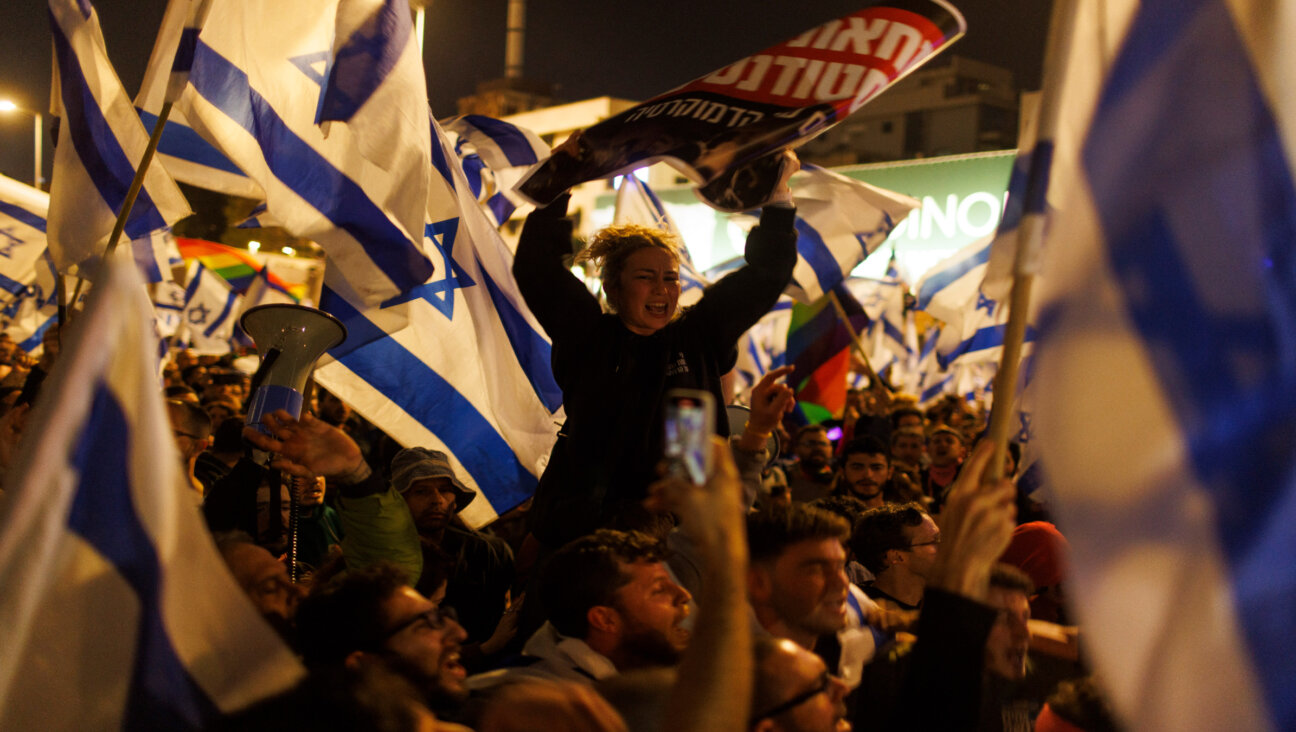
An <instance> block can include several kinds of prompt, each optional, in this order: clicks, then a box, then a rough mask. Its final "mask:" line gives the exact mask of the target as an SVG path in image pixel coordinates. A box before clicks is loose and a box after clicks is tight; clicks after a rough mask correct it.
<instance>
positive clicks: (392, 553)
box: [243, 409, 423, 584]
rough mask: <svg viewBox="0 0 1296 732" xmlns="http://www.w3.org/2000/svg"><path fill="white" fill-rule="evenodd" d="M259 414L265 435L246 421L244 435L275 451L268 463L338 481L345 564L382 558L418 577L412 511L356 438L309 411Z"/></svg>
mask: <svg viewBox="0 0 1296 732" xmlns="http://www.w3.org/2000/svg"><path fill="white" fill-rule="evenodd" d="M264 420H265V422H264V423H265V426H266V428H267V429H269V431H270V435H265V434H263V433H261V432H258V431H257V430H255V429H253V428H251V427H248V428H246V429H244V430H243V437H244V438H245V439H247V440H248V441H249V442H251V443H252V444H254V445H256V446H257V447H259V448H261V449H262V450H266V451H268V452H273V453H275V460H274V462H273V463H272V466H273V467H276V468H278V469H279V470H282V471H284V472H286V473H289V474H292V475H300V476H311V477H313V476H316V475H322V476H324V477H325V478H326V479H328V480H329V481H330V482H331V483H333V484H334V485H336V486H337V487H338V490H339V493H340V494H341V499H340V500H339V501H338V518H339V519H341V521H342V530H343V533H344V535H345V536H344V537H343V539H342V555H343V557H345V558H346V562H347V566H348V567H350V568H352V569H359V568H360V567H364V566H367V565H370V564H373V563H375V562H378V561H383V560H386V561H390V562H393V563H395V564H396V565H398V566H399V567H401V568H402V569H404V570H405V572H406V574H407V575H408V576H409V577H410V584H414V583H415V582H418V578H419V575H421V574H422V573H423V550H422V548H421V546H420V545H419V538H418V529H417V528H416V527H415V526H414V517H413V516H411V515H410V512H409V507H408V506H407V505H406V504H405V499H404V498H402V497H401V496H400V495H399V494H397V493H396V491H395V490H393V489H392V487H391V486H390V485H388V483H387V481H385V480H383V479H382V478H381V477H380V476H378V475H377V474H376V473H374V472H373V470H372V469H370V467H369V464H368V463H366V462H365V461H364V457H363V456H361V454H360V448H359V447H358V446H357V445H356V444H355V442H354V441H353V440H352V439H351V438H350V437H349V436H347V434H346V433H345V432H343V431H342V430H340V429H338V428H336V427H333V426H331V425H329V424H327V423H326V422H323V421H321V420H318V419H316V418H315V417H313V416H311V414H310V413H309V412H305V413H303V414H302V416H301V419H300V420H296V419H293V418H292V415H290V414H288V413H287V412H285V411H283V410H282V409H281V410H278V411H276V412H274V413H273V414H268V415H266V416H265V418H264Z"/></svg>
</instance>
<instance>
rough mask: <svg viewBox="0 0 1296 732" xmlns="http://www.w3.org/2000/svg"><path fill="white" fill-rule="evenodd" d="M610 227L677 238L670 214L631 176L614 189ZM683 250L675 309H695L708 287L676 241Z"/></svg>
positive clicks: (677, 229)
mask: <svg viewBox="0 0 1296 732" xmlns="http://www.w3.org/2000/svg"><path fill="white" fill-rule="evenodd" d="M612 223H613V224H638V225H640V226H647V227H650V228H654V229H661V230H662V231H665V232H667V233H670V234H674V235H675V236H676V237H677V238H680V231H679V227H677V226H676V225H675V220H674V219H672V218H671V215H670V212H669V211H667V210H666V207H665V206H663V205H662V202H661V199H660V198H658V197H657V194H656V193H653V190H652V189H651V188H649V187H648V184H647V183H644V182H643V181H641V180H639V178H637V177H635V176H634V175H633V174H631V175H624V176H621V185H620V186H618V187H617V197H616V209H615V210H614V211H613V213H612ZM680 244H681V245H683V246H684V248H683V250H682V251H681V252H680V254H681V258H680V271H679V275H680V296H679V306H680V307H688V306H689V305H696V304H697V301H698V300H701V299H702V291H703V290H705V289H706V288H707V286H709V285H710V284H711V282H710V281H709V280H707V278H706V277H703V276H702V274H701V273H700V272H698V271H697V267H694V266H693V258H692V257H690V256H689V253H688V246H687V243H686V242H684V240H683V238H680Z"/></svg>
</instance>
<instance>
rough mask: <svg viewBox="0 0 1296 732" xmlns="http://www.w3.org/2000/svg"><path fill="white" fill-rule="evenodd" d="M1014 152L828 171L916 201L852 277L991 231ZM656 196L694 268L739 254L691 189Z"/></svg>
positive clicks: (936, 253) (922, 266)
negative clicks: (917, 205) (893, 260)
mask: <svg viewBox="0 0 1296 732" xmlns="http://www.w3.org/2000/svg"><path fill="white" fill-rule="evenodd" d="M1014 155H1015V152H1014V151H1012V150H1005V151H999V152H990V153H972V154H968V155H953V156H948V157H939V158H927V159H923V160H905V161H899V162H891V163H876V164H872V165H852V166H847V167H843V168H833V171H834V172H836V173H840V174H842V175H846V176H849V177H852V178H855V179H857V180H861V181H864V182H865V183H869V184H870V185H875V186H878V187H880V188H886V189H888V190H892V191H896V192H898V193H904V194H906V195H909V196H913V197H914V198H916V199H918V200H919V201H921V202H922V205H921V207H920V208H917V209H915V210H914V211H913V213H911V214H909V216H908V218H906V219H905V220H904V221H902V222H900V224H899V225H898V226H897V227H896V228H895V230H894V231H892V232H891V236H890V237H889V238H888V239H887V241H886V243H885V244H883V245H882V246H881V247H879V248H878V250H877V251H875V252H874V254H873V256H871V257H869V258H868V259H867V260H866V261H865V262H864V263H863V264H861V265H860V266H859V267H858V268H857V269H856V270H855V274H857V275H862V276H873V277H876V276H880V275H881V274H882V273H883V272H884V271H885V269H886V262H887V259H889V258H890V256H891V250H892V248H893V247H894V249H895V253H896V259H897V260H899V262H900V264H901V266H902V267H903V268H904V269H905V270H906V271H907V272H908V273H909V276H910V277H911V278H913V280H917V278H919V277H920V276H922V273H923V272H925V271H927V269H928V268H930V267H932V266H933V265H935V264H936V263H937V262H939V261H941V260H942V259H944V258H946V257H948V256H950V255H952V254H953V253H954V252H956V251H958V250H959V249H961V248H962V247H964V246H966V245H967V244H970V243H971V242H973V241H975V240H977V239H979V238H981V237H983V236H985V235H987V234H990V233H992V232H993V231H994V230H995V227H996V226H998V224H999V217H1000V215H1001V214H1002V212H1003V202H1004V196H1005V192H1006V190H1007V188H1008V176H1009V173H1010V172H1011V171H1012V163H1013V157H1014ZM793 183H794V185H795V180H794V181H793ZM656 193H657V196H658V197H659V198H660V199H661V200H662V203H663V204H664V205H665V206H666V209H667V211H668V212H669V213H670V215H671V217H672V218H673V219H674V220H675V223H676V225H677V226H678V227H679V229H680V234H681V235H682V236H683V238H684V241H685V242H686V243H687V244H688V248H689V253H690V254H691V255H692V257H693V261H694V263H695V264H696V265H697V266H698V268H699V269H703V270H705V269H710V268H711V267H715V266H716V265H719V264H723V263H724V262H727V261H729V260H731V259H733V258H735V257H738V256H740V255H741V253H742V247H743V242H744V241H745V239H746V233H745V230H744V227H743V226H740V225H739V224H738V223H737V222H735V221H733V220H731V218H730V217H729V216H728V215H726V214H722V213H719V212H718V211H715V210H714V209H712V208H710V207H708V206H707V205H705V204H703V203H702V202H701V201H699V200H698V199H697V198H696V197H695V196H694V195H693V191H692V189H691V187H681V188H670V189H664V190H657V191H656ZM615 204H616V194H615V193H609V194H606V195H603V196H600V197H599V198H598V199H597V201H596V205H595V208H594V211H592V212H591V219H590V220H591V221H592V222H593V223H594V224H595V226H604V225H607V224H609V223H611V222H612V215H613V207H614V206H615Z"/></svg>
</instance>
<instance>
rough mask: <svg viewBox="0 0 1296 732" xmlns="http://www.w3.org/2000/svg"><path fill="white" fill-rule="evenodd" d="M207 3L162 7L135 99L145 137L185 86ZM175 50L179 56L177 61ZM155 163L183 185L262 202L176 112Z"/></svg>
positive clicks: (255, 188)
mask: <svg viewBox="0 0 1296 732" xmlns="http://www.w3.org/2000/svg"><path fill="white" fill-rule="evenodd" d="M211 2H212V0H172V2H169V3H167V9H166V13H165V14H164V15H163V17H162V25H161V27H160V28H159V29H158V34H157V40H156V41H154V43H153V53H152V55H150V56H149V62H148V68H147V69H146V70H145V72H144V81H143V83H141V84H140V90H139V93H138V94H136V95H135V108H136V111H137V112H138V113H139V116H140V120H141V121H142V122H143V123H144V126H145V127H147V128H148V129H149V130H150V131H151V130H152V129H153V127H154V125H156V124H157V121H158V115H159V114H160V113H161V111H162V105H163V103H164V102H166V101H172V102H175V101H177V100H178V99H179V95H180V93H181V92H182V91H183V88H184V84H186V83H187V82H188V80H189V76H188V72H189V68H190V66H191V65H192V62H193V50H194V40H196V38H197V32H198V30H200V29H201V28H202V24H203V23H204V22H205V21H206V15H207V13H208V12H209V11H210V7H211ZM178 49H180V50H181V53H180V54H179V58H178V59H177V50H178ZM157 162H158V163H160V164H161V165H162V167H164V168H166V169H167V171H169V172H170V173H171V175H172V176H174V177H175V179H176V180H178V181H180V182H182V183H188V184H189V185H192V186H197V187H199V188H205V189H207V190H211V191H218V192H220V193H225V194H227V195H231V196H239V197H242V198H250V199H253V200H258V201H259V200H263V199H264V198H265V192H264V191H262V190H261V186H259V185H257V184H256V182H255V181H253V180H252V179H251V178H249V177H247V176H246V175H244V174H243V171H242V170H239V168H238V166H237V165H235V164H234V163H233V161H231V160H230V159H229V158H227V157H225V156H224V155H223V154H221V152H220V151H219V150H217V149H216V148H215V147H212V145H211V143H209V142H207V141H206V140H204V139H203V138H202V137H201V136H200V135H199V134H198V133H197V132H195V131H194V129H193V127H192V126H191V125H190V124H189V123H188V121H187V120H186V119H185V116H184V113H183V112H181V111H180V110H178V109H174V108H173V109H172V110H171V112H170V114H169V115H168V117H167V123H166V127H165V128H163V130H162V137H161V139H160V140H159V141H158V149H157Z"/></svg>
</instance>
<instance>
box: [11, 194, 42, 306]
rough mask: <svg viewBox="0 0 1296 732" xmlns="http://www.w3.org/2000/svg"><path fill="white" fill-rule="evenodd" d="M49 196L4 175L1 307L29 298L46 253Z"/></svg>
mask: <svg viewBox="0 0 1296 732" xmlns="http://www.w3.org/2000/svg"><path fill="white" fill-rule="evenodd" d="M48 213H49V194H48V193H46V192H44V191H41V190H38V189H36V188H32V187H31V186H29V185H24V184H22V183H19V182H18V181H16V180H14V179H12V178H6V177H4V176H0V305H2V306H7V305H11V304H13V303H14V302H15V301H17V300H21V299H23V298H26V297H27V296H29V294H30V288H31V286H32V285H33V284H35V282H36V271H37V268H38V267H40V266H41V265H42V264H43V259H44V254H45V252H46V243H45V229H46V222H45V219H46V216H47V215H48Z"/></svg>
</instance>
